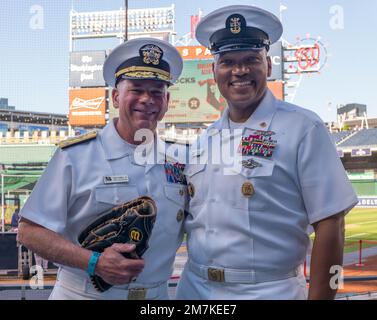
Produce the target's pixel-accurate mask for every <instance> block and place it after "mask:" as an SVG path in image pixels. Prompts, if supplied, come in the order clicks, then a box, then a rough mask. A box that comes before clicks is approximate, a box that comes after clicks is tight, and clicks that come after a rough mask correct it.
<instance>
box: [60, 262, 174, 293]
mask: <svg viewBox="0 0 377 320" xmlns="http://www.w3.org/2000/svg"><path fill="white" fill-rule="evenodd" d="M56 280H57V283H59V285H61V286H63V287H65V288H68V289H71V290H74V291H76V292H78V293H82V294H84V295H85V294H89V295H91V296H98V298H101V297H105V296H108V297H113V298H114V299H119V298H120V299H122V298H127V299H128V300H145V299H155V298H157V297H158V296H161V295H162V296H163V295H164V294H163V293H164V290H167V283H166V282H162V283H153V284H141V283H136V282H133V283H130V284H126V285H122V286H113V287H111V288H110V289H109V290H107V291H105V292H99V291H97V290H96V289H95V288H94V286H93V284H92V282H91V280H90V279H89V276H87V275H85V276H84V277H83V276H80V275H78V274H75V273H73V272H70V271H67V270H64V269H62V268H60V269H59V271H58V274H57V279H56Z"/></svg>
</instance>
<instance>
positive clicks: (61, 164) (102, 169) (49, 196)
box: [21, 121, 187, 299]
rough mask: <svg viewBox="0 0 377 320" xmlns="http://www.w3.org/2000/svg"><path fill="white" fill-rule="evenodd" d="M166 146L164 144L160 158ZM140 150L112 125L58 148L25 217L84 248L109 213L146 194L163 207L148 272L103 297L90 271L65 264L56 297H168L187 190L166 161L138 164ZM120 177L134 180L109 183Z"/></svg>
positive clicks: (147, 256)
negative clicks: (138, 291)
mask: <svg viewBox="0 0 377 320" xmlns="http://www.w3.org/2000/svg"><path fill="white" fill-rule="evenodd" d="M164 148H165V143H164V142H162V141H161V140H158V143H157V149H158V153H159V155H160V159H161V158H162V159H164V155H165V153H164V152H165V149H164ZM134 151H135V147H134V146H132V145H130V144H128V143H126V142H125V141H124V140H123V139H122V138H121V137H120V136H119V134H118V133H117V131H116V129H115V126H114V123H113V122H112V121H111V122H110V123H109V124H108V125H107V126H106V127H105V128H104V129H103V130H102V132H101V133H100V134H99V135H98V136H97V138H96V139H93V140H90V141H88V142H84V143H81V144H78V145H74V146H70V147H68V148H66V149H58V150H57V151H56V153H55V154H54V156H53V157H52V159H51V161H50V162H49V164H48V167H47V168H46V170H45V172H44V174H43V175H42V177H41V178H40V179H39V181H38V183H37V184H36V186H35V188H34V190H33V192H32V194H31V196H30V197H29V199H28V201H27V202H26V204H25V206H24V207H23V209H22V211H21V215H22V217H24V218H26V219H28V220H31V221H33V222H35V223H37V224H39V225H41V226H43V227H45V228H47V229H50V230H52V231H54V232H57V233H58V234H60V235H62V236H63V237H64V238H66V239H67V240H69V241H71V242H73V243H75V244H78V241H77V238H78V235H79V234H80V232H81V231H82V230H83V229H84V228H85V227H86V226H88V225H89V224H90V223H91V222H92V221H93V220H95V219H96V217H98V215H99V214H100V213H102V212H103V211H105V210H107V209H110V208H112V207H114V206H116V205H118V204H120V203H123V202H126V201H129V200H132V199H134V198H137V197H139V196H141V195H148V196H150V197H151V198H153V199H154V200H155V202H156V205H157V219H156V222H155V226H154V229H153V231H152V235H151V237H150V240H149V248H148V249H147V251H146V252H145V254H144V255H143V259H144V260H145V268H144V270H143V271H142V273H141V274H140V275H139V276H138V277H137V280H136V281H135V282H132V283H131V284H130V285H125V286H116V287H112V288H111V289H110V290H108V291H106V292H104V293H98V292H97V291H95V290H94V287H93V286H92V284H91V282H90V281H89V276H88V275H87V274H86V272H85V271H82V270H79V269H74V268H69V267H66V266H60V269H59V271H58V279H57V283H56V286H55V289H54V291H53V293H52V296H51V298H52V299H65V298H68V299H76V298H80V299H102V298H103V299H106V298H109V299H127V298H129V292H128V291H129V290H127V288H128V289H130V288H147V289H148V290H146V296H145V298H147V299H157V298H158V299H167V298H168V294H167V281H168V280H169V277H170V275H171V273H172V271H173V263H174V258H175V253H176V250H177V249H178V247H179V246H180V244H181V241H182V236H183V232H182V222H183V219H184V214H183V210H184V206H185V199H186V198H187V191H186V186H184V185H181V184H178V183H170V182H168V181H167V177H166V174H165V169H164V163H163V162H162V163H161V162H160V164H156V163H153V164H145V165H141V164H138V163H136V161H135V158H136V157H134ZM155 159H156V158H155ZM163 161H164V160H163ZM114 176H127V177H128V179H124V181H123V183H122V182H121V183H116V184H105V183H104V177H114ZM126 180H128V181H126Z"/></svg>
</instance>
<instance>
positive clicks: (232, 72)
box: [213, 49, 271, 121]
mask: <svg viewBox="0 0 377 320" xmlns="http://www.w3.org/2000/svg"><path fill="white" fill-rule="evenodd" d="M213 71H214V76H215V80H216V83H217V85H218V87H219V90H220V92H221V94H222V95H223V97H224V98H225V99H226V100H227V102H228V105H229V108H230V113H231V118H232V115H235V117H234V116H233V118H235V119H233V118H232V120H234V121H237V120H240V119H242V120H247V118H249V116H250V115H251V113H252V112H254V110H255V109H256V108H257V106H258V105H259V103H260V102H261V100H262V99H263V97H264V94H265V92H266V88H267V77H268V76H270V75H271V59H270V58H269V57H267V51H266V50H265V49H263V50H260V51H252V50H249V51H232V52H225V53H222V54H220V55H217V56H216V57H215V63H214V66H213ZM245 118H246V119H245Z"/></svg>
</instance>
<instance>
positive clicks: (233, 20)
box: [226, 14, 246, 34]
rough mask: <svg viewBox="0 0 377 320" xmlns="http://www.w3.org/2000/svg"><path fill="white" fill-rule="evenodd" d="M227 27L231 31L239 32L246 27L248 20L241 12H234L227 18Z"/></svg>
mask: <svg viewBox="0 0 377 320" xmlns="http://www.w3.org/2000/svg"><path fill="white" fill-rule="evenodd" d="M226 27H227V29H229V30H230V32H231V33H233V34H238V33H240V32H241V31H242V28H244V27H246V20H245V18H244V17H243V16H241V15H240V14H233V15H231V16H230V17H229V18H228V19H227V21H226Z"/></svg>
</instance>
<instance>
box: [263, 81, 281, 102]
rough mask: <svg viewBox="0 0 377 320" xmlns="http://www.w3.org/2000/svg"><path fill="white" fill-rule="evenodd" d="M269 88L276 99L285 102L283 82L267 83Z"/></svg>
mask: <svg viewBox="0 0 377 320" xmlns="http://www.w3.org/2000/svg"><path fill="white" fill-rule="evenodd" d="M267 86H268V88H269V89H270V90H271V92H272V93H273V94H274V96H275V98H276V99H279V100H283V98H284V90H283V82H282V81H267Z"/></svg>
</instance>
